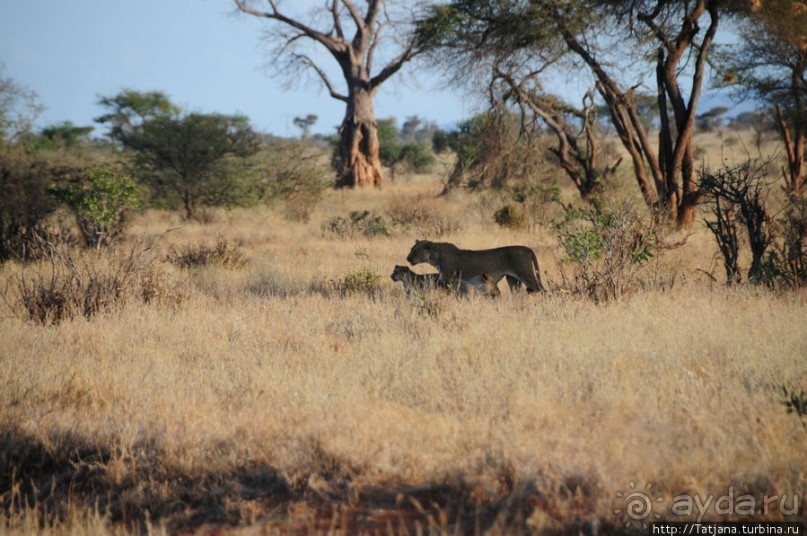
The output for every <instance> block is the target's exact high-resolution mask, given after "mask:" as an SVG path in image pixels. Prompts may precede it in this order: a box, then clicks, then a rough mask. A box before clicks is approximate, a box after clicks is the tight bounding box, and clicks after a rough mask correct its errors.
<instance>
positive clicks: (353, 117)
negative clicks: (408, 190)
mask: <svg viewBox="0 0 807 536" xmlns="http://www.w3.org/2000/svg"><path fill="white" fill-rule="evenodd" d="M339 138H340V139H339V157H340V166H339V178H338V180H337V183H336V185H337V186H338V187H349V188H362V187H366V186H379V187H380V186H381V185H383V184H384V172H383V171H382V169H381V159H380V158H379V157H378V130H377V128H376V122H375V111H374V110H373V95H372V93H371V92H369V91H366V90H365V89H358V90H356V91H353V92H351V94H350V96H349V100H348V103H347V109H346V112H345V118H344V120H343V121H342V125H341V126H340V127H339Z"/></svg>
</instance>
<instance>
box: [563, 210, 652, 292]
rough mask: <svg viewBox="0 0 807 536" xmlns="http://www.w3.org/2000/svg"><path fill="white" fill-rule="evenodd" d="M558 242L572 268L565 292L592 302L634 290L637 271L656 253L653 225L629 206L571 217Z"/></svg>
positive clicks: (587, 212) (582, 213) (636, 284)
mask: <svg viewBox="0 0 807 536" xmlns="http://www.w3.org/2000/svg"><path fill="white" fill-rule="evenodd" d="M558 238H559V241H560V244H561V246H562V247H563V250H564V252H565V254H566V260H567V262H568V263H570V264H572V266H573V267H574V276H573V279H572V281H571V282H570V286H571V288H570V290H571V291H573V292H580V293H583V294H586V295H587V296H588V297H590V298H591V299H593V300H594V301H597V302H599V301H605V300H608V299H614V298H619V297H621V296H623V295H625V294H626V293H629V292H632V291H634V290H636V289H637V287H638V286H639V284H640V279H639V273H640V270H641V268H642V267H643V266H644V265H646V264H647V263H648V262H649V261H650V260H651V259H652V258H653V257H654V256H655V255H656V253H657V252H658V251H659V249H660V242H659V239H658V231H657V229H656V227H655V225H654V223H653V222H652V221H651V220H650V219H649V218H647V217H642V216H640V215H639V213H638V212H637V211H636V209H635V208H634V207H633V206H631V205H623V206H617V207H614V208H612V209H609V210H602V209H591V210H588V211H584V212H580V213H575V214H574V215H573V217H571V218H570V219H569V220H568V221H566V222H564V223H563V224H562V225H561V227H560V228H559V233H558ZM563 277H564V279H567V278H566V276H565V275H564V276H563ZM567 283H569V282H568V280H567Z"/></svg>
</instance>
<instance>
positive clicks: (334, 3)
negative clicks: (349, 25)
mask: <svg viewBox="0 0 807 536" xmlns="http://www.w3.org/2000/svg"><path fill="white" fill-rule="evenodd" d="M331 16H332V17H333V27H334V30H336V37H338V38H339V39H344V38H345V33H344V32H343V31H342V21H341V20H340V19H339V2H338V0H331Z"/></svg>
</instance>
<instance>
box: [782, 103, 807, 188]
mask: <svg viewBox="0 0 807 536" xmlns="http://www.w3.org/2000/svg"><path fill="white" fill-rule="evenodd" d="M776 119H777V123H778V126H779V134H780V135H781V136H782V141H783V142H784V144H785V151H786V153H787V171H785V170H784V169H782V175H784V178H785V192H786V193H787V194H788V195H789V196H791V197H793V198H796V199H801V198H802V197H803V195H804V135H803V134H802V133H801V131H800V130H799V128H798V127H796V128H795V129H794V131H795V136H794V137H791V136H790V129H789V128H788V126H787V122H786V121H785V119H784V117H783V116H782V110H781V108H780V107H779V106H778V105H777V106H776Z"/></svg>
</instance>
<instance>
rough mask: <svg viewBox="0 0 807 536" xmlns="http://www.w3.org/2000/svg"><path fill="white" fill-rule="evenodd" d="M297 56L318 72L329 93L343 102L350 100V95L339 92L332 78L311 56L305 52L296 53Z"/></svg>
mask: <svg viewBox="0 0 807 536" xmlns="http://www.w3.org/2000/svg"><path fill="white" fill-rule="evenodd" d="M295 57H296V58H297V61H299V62H300V63H302V64H303V65H305V66H306V67H309V68H310V69H313V70H314V72H315V73H317V75H318V76H319V78H320V80H322V83H323V84H325V87H326V88H327V90H328V93H329V94H330V95H331V97H333V98H334V99H336V100H340V101H342V102H348V100H349V99H348V97H347V96H346V95H343V94H341V93H339V92H338V91H336V90H335V89H334V87H333V85H332V84H331V81H330V79H329V78H328V75H326V74H325V71H323V70H322V69H320V67H319V66H318V65H317V64H316V63H314V60H312V59H311V58H309V57H308V56H306V55H305V54H297V55H295Z"/></svg>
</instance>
